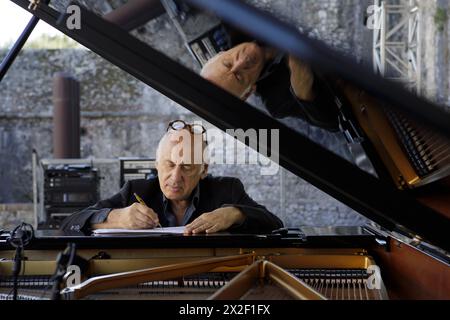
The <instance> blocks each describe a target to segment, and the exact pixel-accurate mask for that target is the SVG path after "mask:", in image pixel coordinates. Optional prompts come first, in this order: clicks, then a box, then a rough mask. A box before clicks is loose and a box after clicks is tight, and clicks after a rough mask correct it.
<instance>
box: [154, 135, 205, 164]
mask: <svg viewBox="0 0 450 320" xmlns="http://www.w3.org/2000/svg"><path fill="white" fill-rule="evenodd" d="M159 156H160V159H161V160H170V161H172V162H174V163H183V164H200V163H202V159H203V139H202V136H201V135H194V134H191V133H190V132H189V131H187V130H179V131H169V132H168V133H167V134H166V135H165V136H164V137H163V141H162V144H161V149H160V155H159Z"/></svg>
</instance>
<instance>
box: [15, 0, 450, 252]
mask: <svg viewBox="0 0 450 320" xmlns="http://www.w3.org/2000/svg"><path fill="white" fill-rule="evenodd" d="M11 1H13V2H15V3H16V4H18V5H20V6H21V7H23V8H24V9H26V10H28V5H29V1H27V0H11ZM187 2H189V3H191V4H194V5H197V6H200V7H202V8H204V9H207V10H210V11H214V12H215V13H216V14H217V15H218V16H219V17H221V18H223V19H224V20H226V21H227V22H229V23H231V24H234V25H236V26H237V27H239V28H241V29H242V30H245V31H246V32H248V33H249V34H251V35H253V36H254V37H255V38H257V39H260V40H262V41H265V42H266V43H268V44H270V45H272V46H274V47H277V48H279V49H281V50H283V51H285V52H289V53H291V54H293V55H295V56H298V57H300V58H301V59H303V60H304V61H306V62H307V63H309V64H310V65H311V66H312V68H313V69H314V70H317V71H320V72H321V73H324V74H331V75H332V76H333V77H334V78H338V79H340V80H342V81H338V85H341V86H342V87H341V88H342V90H343V92H345V98H346V100H347V102H349V104H350V105H351V106H353V107H354V106H355V104H357V102H355V101H356V100H352V99H361V97H362V96H364V94H363V92H366V93H367V96H368V97H367V99H368V100H369V102H367V103H368V104H374V105H375V107H374V108H375V109H377V108H378V109H381V108H382V107H383V108H388V109H389V110H392V111H393V112H398V113H401V114H402V115H406V118H408V119H412V120H411V121H418V122H421V123H423V125H424V126H426V127H429V128H432V130H433V131H435V132H437V133H438V134H439V136H441V137H444V139H448V138H449V137H450V126H448V124H449V123H450V115H449V114H448V113H447V112H445V111H444V110H442V108H439V107H438V106H436V105H434V104H432V103H430V102H428V101H425V100H423V99H420V98H418V97H416V96H415V95H413V94H411V93H409V92H407V91H406V90H404V89H403V88H402V87H400V86H399V85H396V84H393V83H392V82H390V81H386V80H384V79H382V78H380V77H378V76H376V75H375V74H373V73H372V72H371V71H369V70H366V69H365V68H364V67H362V66H360V65H357V64H356V63H354V62H353V61H352V60H350V59H348V58H346V57H344V56H343V55H341V54H339V53H338V52H336V51H334V50H332V49H330V48H328V47H327V46H326V45H324V44H323V43H321V42H319V41H317V40H312V39H310V38H308V37H306V36H305V35H303V34H301V33H299V32H298V30H297V29H295V28H294V27H292V26H290V25H288V24H285V23H283V22H281V21H279V20H277V19H276V18H275V17H273V16H270V15H268V14H267V13H263V12H261V11H259V10H257V9H255V8H253V7H251V6H249V5H246V4H244V3H242V2H240V1H235V0H221V1H207V0H189V1H187ZM30 12H31V13H32V14H34V15H35V16H37V17H39V18H40V19H42V20H44V21H45V22H47V23H48V24H50V25H52V26H53V27H55V28H57V29H59V30H60V31H62V32H63V33H65V34H66V35H68V36H69V37H71V38H73V39H74V40H76V41H78V42H79V43H80V44H82V45H84V46H85V47H87V48H89V49H91V50H92V51H93V52H95V53H97V54H99V55H100V56H102V57H103V58H105V59H107V60H109V61H110V62H112V63H113V64H115V65H117V66H118V67H120V68H122V69H123V70H125V71H126V72H128V73H129V74H131V75H133V76H134V77H136V78H138V79H140V80H141V81H143V82H144V83H146V84H148V85H150V86H152V87H153V88H155V89H156V90H158V91H159V92H161V93H162V94H164V95H166V96H167V97H169V98H171V99H172V100H174V101H175V102H177V103H179V104H181V105H182V106H184V107H185V108H187V109H189V110H190V111H192V112H194V113H195V114H197V115H198V116H200V117H201V118H203V119H205V120H206V121H208V122H210V123H211V124H213V125H215V126H216V127H218V128H220V129H222V130H224V131H225V130H226V129H236V128H241V129H243V130H247V129H251V128H254V129H278V130H279V134H280V145H279V154H278V156H279V164H280V165H281V166H283V167H284V168H286V169H287V170H289V171H291V172H292V173H294V174H296V175H298V176H299V177H301V178H303V179H304V180H306V181H308V182H310V183H311V184H313V185H314V186H316V187H318V188H320V189H321V190H323V191H325V192H327V193H328V194H330V195H331V196H333V197H334V198H336V199H338V200H339V201H341V202H343V203H345V204H346V205H348V206H349V207H351V208H353V209H355V210H356V211H358V212H359V213H361V214H363V215H365V216H366V217H368V218H369V219H371V220H373V221H374V222H376V223H378V224H380V225H381V226H383V227H384V228H386V229H388V230H393V231H394V230H395V231H401V232H406V233H407V234H409V235H411V236H414V237H416V236H418V237H420V238H422V239H424V240H426V241H428V242H430V243H432V244H434V245H436V246H438V247H441V248H442V249H444V250H447V251H450V235H449V233H448V230H450V219H449V217H448V215H446V212H447V211H446V210H448V207H449V204H448V200H446V191H445V190H447V189H442V188H440V187H436V186H435V185H432V186H428V189H427V191H428V193H426V194H425V195H423V194H421V195H420V196H418V195H417V194H415V192H416V189H414V188H412V189H414V190H408V188H406V187H404V186H402V185H400V188H399V185H396V184H395V183H393V181H392V180H389V178H387V179H384V176H388V175H389V173H390V172H388V171H390V170H388V169H386V170H384V169H380V171H377V173H378V177H376V176H374V175H373V174H370V173H368V172H366V171H364V170H361V169H359V168H358V167H357V166H355V165H354V164H352V163H350V162H349V161H347V160H345V159H343V158H342V157H340V156H338V155H337V154H335V153H334V152H331V151H329V150H327V149H326V148H324V147H323V146H321V145H319V144H317V143H315V142H313V141H311V140H310V139H308V138H307V137H305V136H304V135H303V134H302V133H301V132H300V131H299V130H298V129H297V128H296V127H295V126H292V125H290V124H289V123H287V122H282V121H278V120H276V119H275V118H273V117H271V116H270V115H268V114H267V113H265V112H262V111H261V110H259V109H257V108H255V107H252V106H250V105H249V104H247V103H245V102H243V101H241V100H240V99H237V98H236V97H234V96H232V95H230V94H229V93H227V92H225V91H224V90H222V89H220V88H219V87H217V86H215V85H213V84H212V83H210V82H208V81H206V80H204V79H203V78H202V77H200V76H199V75H198V74H196V73H195V72H193V71H192V70H190V69H188V68H186V67H184V66H182V65H181V64H179V63H177V62H176V61H174V60H172V59H170V58H168V57H167V56H165V55H164V54H163V53H161V52H158V51H157V50H155V49H154V48H152V47H150V46H149V45H147V44H146V43H144V42H142V41H140V40H138V39H136V38H135V37H134V36H132V35H131V34H130V33H128V32H127V31H125V30H124V29H122V28H120V27H119V26H117V25H114V24H112V23H110V22H108V21H106V20H104V19H102V18H101V17H99V16H98V15H96V14H94V13H92V12H90V10H89V9H86V8H83V7H82V8H81V25H82V28H80V29H73V30H69V29H68V28H67V25H66V20H67V18H68V17H69V15H68V14H65V13H63V14H61V13H60V12H58V11H57V10H55V9H53V8H51V7H49V6H47V5H45V4H43V3H41V4H40V5H39V6H38V7H37V8H36V10H34V11H30ZM364 101H365V100H364ZM359 102H360V101H359ZM359 102H358V103H359ZM350 114H352V113H350ZM394 116H395V115H394ZM394 116H392V115H391V117H394ZM350 117H354V118H357V115H355V114H353V115H350ZM386 117H389V115H386ZM418 119H420V120H418ZM361 127H362V128H361V129H362V130H363V133H362V135H363V136H368V135H369V133H370V128H369V129H367V128H364V126H361ZM390 127H391V128H393V127H394V126H393V125H391V126H390ZM394 129H395V128H394ZM399 130H400V129H399ZM394 131H395V130H394ZM243 142H244V143H246V144H247V145H249V146H250V147H251V146H252V145H254V144H253V143H252V141H249V140H246V141H243ZM368 150H369V151H368V153H369V154H372V155H374V159H371V160H372V162H373V163H374V164H377V163H379V162H380V160H382V159H380V158H382V156H380V155H379V154H378V153H379V149H377V147H375V146H373V145H372V144H369V146H368ZM272 151H273V150H272ZM375 166H377V165H375ZM381 167H383V166H381ZM383 170H384V171H385V172H383ZM444 177H445V175H444ZM440 178H441V177H440ZM411 181H414V179H412V180H411ZM412 187H413V186H412ZM433 188H438V193H439V192H441V193H442V192H443V195H442V197H440V198H439V199H438V200H436V199H435V198H433V197H432V198H433V201H431V204H430V202H429V201H427V200H426V199H427V196H428V197H429V196H430V195H431V196H433V195H434V194H435V192H434V191H433V190H432V189H433ZM430 189H431V190H430ZM443 190H444V191H443ZM447 198H450V197H447ZM442 207H443V208H444V209H443V210H441V209H440V208H442Z"/></svg>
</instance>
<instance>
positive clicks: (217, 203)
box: [62, 120, 283, 234]
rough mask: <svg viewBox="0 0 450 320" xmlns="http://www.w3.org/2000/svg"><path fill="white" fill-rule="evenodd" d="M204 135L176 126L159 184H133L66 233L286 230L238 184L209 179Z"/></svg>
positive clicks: (78, 218)
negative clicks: (177, 228)
mask: <svg viewBox="0 0 450 320" xmlns="http://www.w3.org/2000/svg"><path fill="white" fill-rule="evenodd" d="M204 134H205V129H204V128H203V127H202V126H201V125H190V124H186V123H185V122H184V121H180V120H177V121H173V122H171V123H170V124H169V126H168V131H167V133H166V134H165V135H164V136H163V138H162V139H161V141H160V143H159V145H158V148H157V152H156V169H157V171H158V178H157V179H156V178H155V179H151V180H133V181H129V182H127V183H126V184H125V185H124V187H123V188H122V189H121V190H120V192H119V193H117V194H116V195H114V196H112V197H111V198H109V199H106V200H102V201H99V202H98V203H97V204H95V205H94V206H92V207H89V208H86V209H84V210H82V211H80V212H77V213H74V214H73V215H72V216H70V217H69V218H67V220H66V221H64V224H63V226H62V228H63V229H64V230H83V231H87V230H90V229H99V228H107V229H151V228H155V227H156V226H158V225H159V224H160V225H162V226H163V227H168V226H185V229H184V230H185V233H186V234H191V233H193V234H196V233H214V232H219V231H223V230H229V231H234V232H252V233H253V232H259V233H266V232H270V231H272V230H274V229H278V228H281V227H282V226H283V224H282V222H281V220H280V219H278V218H277V217H276V216H275V215H273V214H272V213H270V212H269V211H268V210H267V209H266V208H265V207H263V206H261V205H259V204H257V203H256V202H255V201H253V200H252V199H251V198H250V197H249V196H248V195H247V193H246V192H245V191H244V187H243V185H242V183H241V182H240V181H239V180H238V179H236V178H228V177H212V176H210V175H208V174H207V172H208V165H207V164H206V163H205V159H204V154H206V153H205V152H204V148H205V143H206V140H204V139H203V135H204ZM135 195H137V196H138V197H141V198H142V200H143V202H144V203H145V204H141V203H139V202H138V199H136V196H135Z"/></svg>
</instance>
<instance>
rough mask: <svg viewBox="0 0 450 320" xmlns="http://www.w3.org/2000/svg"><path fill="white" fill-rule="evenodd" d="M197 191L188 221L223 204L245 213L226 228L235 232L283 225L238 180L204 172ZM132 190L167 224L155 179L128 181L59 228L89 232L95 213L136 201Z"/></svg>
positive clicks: (123, 206)
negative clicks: (235, 223) (241, 219)
mask: <svg viewBox="0 0 450 320" xmlns="http://www.w3.org/2000/svg"><path fill="white" fill-rule="evenodd" d="M199 188H200V194H199V200H198V203H197V205H196V210H195V212H194V213H193V214H192V217H191V219H190V221H189V223H190V222H192V221H193V220H194V219H195V218H197V217H199V216H200V215H201V214H203V213H205V212H209V211H213V210H215V209H218V208H221V207H227V206H233V207H237V208H239V209H240V210H241V211H242V212H243V213H244V215H245V217H246V219H245V221H244V223H242V224H241V225H238V226H232V227H231V228H230V229H229V230H228V231H232V232H239V233H269V232H271V231H272V230H274V229H278V228H281V227H283V223H282V222H281V220H280V219H279V218H278V217H276V216H275V215H273V214H272V213H270V212H269V211H268V210H267V209H266V208H265V207H264V206H262V205H259V204H258V203H256V202H255V201H253V199H251V198H250V197H249V195H248V194H247V193H246V192H245V190H244V186H243V185H242V182H241V181H240V180H239V179H236V178H230V177H212V176H210V175H208V176H207V177H206V178H204V179H202V180H200V182H199ZM133 193H136V194H138V195H140V196H141V198H142V199H143V200H144V202H145V203H146V204H147V205H148V206H149V207H150V208H152V209H153V211H155V212H156V213H157V214H158V217H159V221H160V223H161V225H162V226H163V227H164V226H167V223H168V222H167V219H166V217H165V216H164V212H163V211H164V209H163V194H162V191H161V189H160V187H159V181H158V179H157V178H154V179H150V180H132V181H128V182H127V183H126V184H125V185H124V186H123V188H122V189H121V190H120V191H119V193H117V194H115V195H113V196H112V197H111V198H108V199H105V200H101V201H99V202H97V203H96V204H95V205H93V206H91V207H88V208H86V209H84V210H82V211H79V212H76V213H74V214H73V215H71V216H70V217H68V218H66V220H64V222H63V224H62V226H61V228H62V229H63V230H65V231H80V230H81V231H84V232H86V231H89V229H90V227H91V223H90V221H89V220H90V218H91V217H92V216H93V215H94V214H96V213H99V212H104V213H105V215H106V214H108V213H109V212H110V211H111V210H112V209H118V208H125V207H128V206H130V205H131V204H132V203H133V202H136V200H135V198H134V196H133Z"/></svg>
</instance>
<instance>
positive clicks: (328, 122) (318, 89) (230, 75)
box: [201, 42, 338, 131]
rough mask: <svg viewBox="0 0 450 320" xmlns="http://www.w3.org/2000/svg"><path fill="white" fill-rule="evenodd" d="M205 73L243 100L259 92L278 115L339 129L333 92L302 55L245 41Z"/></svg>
mask: <svg viewBox="0 0 450 320" xmlns="http://www.w3.org/2000/svg"><path fill="white" fill-rule="evenodd" d="M201 75H202V76H203V77H204V78H205V79H207V80H209V81H211V82H213V83H214V84H216V85H217V86H219V87H221V88H223V89H225V90H226V91H228V92H230V93H231V94H233V95H235V96H237V97H239V98H241V99H243V100H246V99H247V98H248V97H249V96H250V95H251V94H253V93H255V94H257V95H258V96H260V97H261V98H262V100H263V103H264V105H265V106H266V108H267V110H268V111H269V112H270V113H271V115H272V116H274V117H276V118H284V117H288V116H293V117H298V118H301V119H304V120H306V121H308V122H309V123H311V124H312V125H316V126H319V127H323V128H325V129H328V130H331V131H336V130H337V129H338V116H337V108H336V107H335V104H334V97H333V95H332V93H331V92H330V91H329V89H328V88H327V86H326V84H325V83H324V82H323V80H322V79H321V78H318V76H317V74H315V73H314V72H313V71H312V70H311V68H310V67H309V66H308V65H307V64H306V63H304V62H302V61H301V60H300V59H296V58H293V57H292V56H287V55H286V54H283V53H280V52H278V51H277V50H274V49H272V48H269V47H266V46H263V45H260V44H258V43H256V42H243V43H240V44H238V45H236V46H235V47H233V48H231V49H229V50H227V51H223V52H221V53H219V54H217V55H216V56H215V57H213V58H211V59H210V60H209V61H208V63H207V64H206V65H205V66H204V67H203V69H202V71H201Z"/></svg>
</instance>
